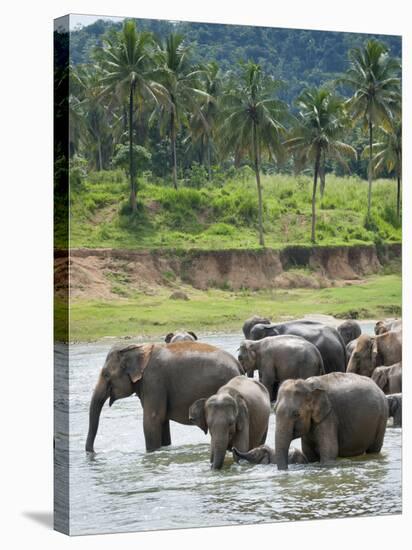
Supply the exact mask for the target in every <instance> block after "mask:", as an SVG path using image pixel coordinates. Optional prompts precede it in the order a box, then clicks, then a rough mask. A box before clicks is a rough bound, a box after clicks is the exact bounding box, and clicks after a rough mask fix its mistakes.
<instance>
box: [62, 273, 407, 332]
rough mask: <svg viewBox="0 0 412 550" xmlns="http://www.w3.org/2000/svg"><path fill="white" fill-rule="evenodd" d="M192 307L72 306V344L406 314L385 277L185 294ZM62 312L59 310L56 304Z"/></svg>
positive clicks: (158, 300) (394, 277)
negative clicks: (253, 321) (253, 323)
mask: <svg viewBox="0 0 412 550" xmlns="http://www.w3.org/2000/svg"><path fill="white" fill-rule="evenodd" d="M185 291H186V292H187V293H188V295H189V297H190V300H189V301H178V300H170V299H169V295H170V290H166V289H164V290H161V291H159V292H158V293H157V294H156V295H154V296H147V295H144V294H136V295H135V296H134V297H133V299H131V298H128V299H120V298H119V300H111V301H83V300H76V301H72V303H71V305H70V327H71V331H70V340H71V341H90V340H96V339H99V338H102V337H104V336H118V337H119V336H126V335H129V336H137V335H139V336H147V337H156V336H160V335H164V334H166V333H167V332H170V331H172V330H175V329H178V328H186V329H192V330H196V331H199V332H208V331H216V330H219V331H234V330H240V328H241V326H242V323H243V321H244V320H245V319H246V318H247V317H249V316H250V315H252V314H254V313H259V314H262V315H269V316H270V317H271V318H272V319H273V320H276V319H279V318H281V317H285V316H290V317H300V316H302V315H305V314H310V313H312V314H313V313H323V314H329V315H334V316H338V317H341V318H345V317H354V318H356V317H357V318H382V317H385V316H390V315H400V313H401V277H400V274H391V275H380V276H374V277H371V278H369V279H368V280H367V281H366V282H365V283H363V284H357V285H350V286H344V287H339V288H338V287H332V288H325V289H321V290H308V289H294V290H273V291H259V292H252V291H244V292H237V293H234V292H230V291H224V290H216V289H213V290H208V291H199V290H195V289H193V288H191V287H188V288H187V289H185ZM56 306H57V308H58V307H59V304H58V303H57V304H56Z"/></svg>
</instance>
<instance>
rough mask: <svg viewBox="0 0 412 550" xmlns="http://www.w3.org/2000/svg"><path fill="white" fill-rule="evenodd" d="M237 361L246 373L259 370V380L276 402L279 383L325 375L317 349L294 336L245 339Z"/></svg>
mask: <svg viewBox="0 0 412 550" xmlns="http://www.w3.org/2000/svg"><path fill="white" fill-rule="evenodd" d="M238 360H239V362H240V364H241V365H242V367H243V368H244V369H245V371H246V373H248V374H249V373H253V372H254V370H255V369H258V371H259V380H260V381H261V382H262V384H263V385H264V386H265V387H266V389H267V390H268V392H269V395H270V399H271V401H276V397H277V393H278V387H279V384H280V383H282V382H283V381H284V380H287V379H288V378H309V377H310V376H318V375H321V374H325V371H324V369H323V360H322V356H321V354H320V353H319V350H318V348H317V347H316V346H314V345H313V344H311V343H310V342H308V341H307V340H305V339H304V338H301V337H300V336H294V335H292V334H285V335H282V336H268V337H267V338H263V339H262V340H257V341H254V340H244V341H243V342H242V343H241V345H240V348H239V355H238Z"/></svg>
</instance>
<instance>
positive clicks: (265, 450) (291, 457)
mask: <svg viewBox="0 0 412 550" xmlns="http://www.w3.org/2000/svg"><path fill="white" fill-rule="evenodd" d="M232 452H233V458H234V459H235V460H239V459H243V460H247V461H248V462H250V463H251V464H276V450H275V449H272V448H271V447H269V446H268V445H260V446H259V447H256V448H255V449H252V450H251V451H248V452H247V453H243V452H241V451H239V450H238V449H236V447H233V449H232ZM307 463H308V459H307V458H306V456H305V455H304V454H303V453H302V451H300V450H299V449H296V448H295V447H291V448H290V449H289V452H288V464H307Z"/></svg>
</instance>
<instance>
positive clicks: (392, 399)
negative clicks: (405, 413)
mask: <svg viewBox="0 0 412 550" xmlns="http://www.w3.org/2000/svg"><path fill="white" fill-rule="evenodd" d="M386 399H387V400H388V405H389V417H393V425H394V427H396V426H399V427H402V394H401V393H393V394H391V395H387V396H386Z"/></svg>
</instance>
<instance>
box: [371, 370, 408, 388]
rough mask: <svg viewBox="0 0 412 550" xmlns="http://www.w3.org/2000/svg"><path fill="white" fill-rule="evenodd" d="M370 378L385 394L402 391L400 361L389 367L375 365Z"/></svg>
mask: <svg viewBox="0 0 412 550" xmlns="http://www.w3.org/2000/svg"><path fill="white" fill-rule="evenodd" d="M371 378H372V380H373V381H374V382H375V383H376V384H377V385H378V386H379V387H380V389H381V390H382V391H383V393H385V394H390V393H401V392H402V363H396V364H395V365H391V366H390V367H376V369H375V370H374V371H373V373H372V376H371Z"/></svg>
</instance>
